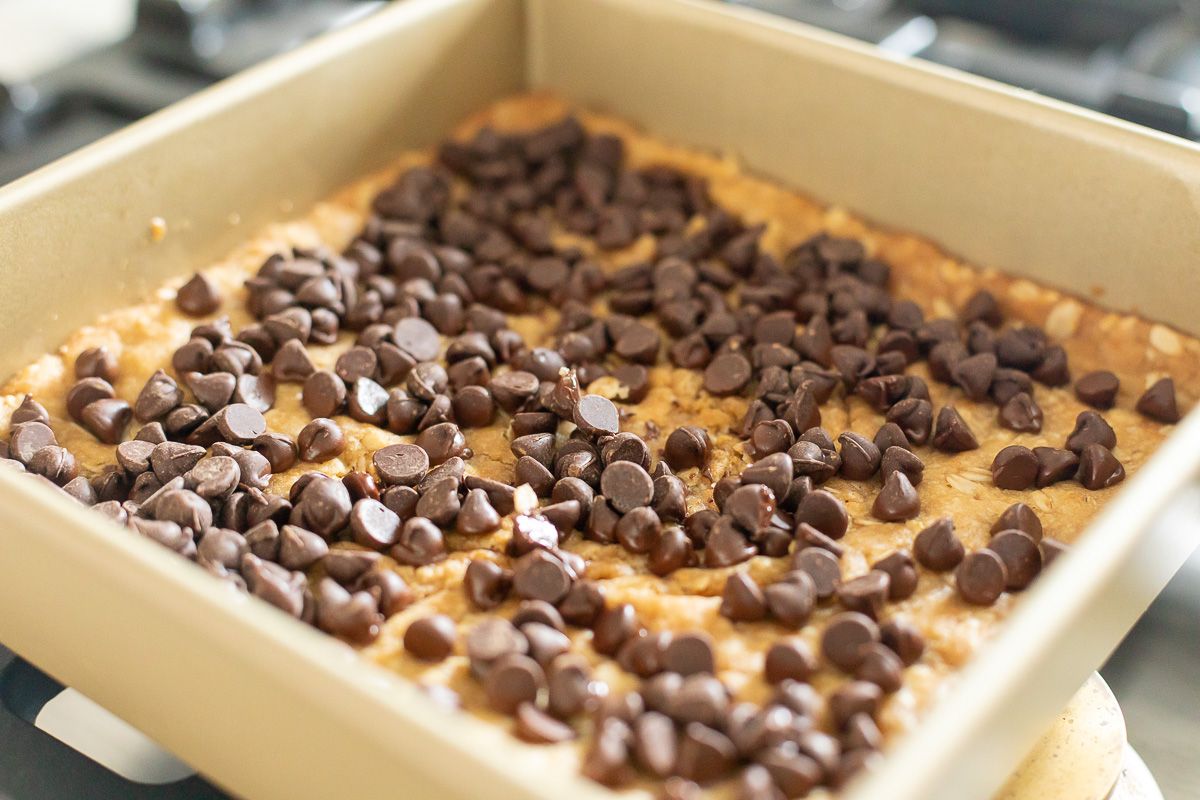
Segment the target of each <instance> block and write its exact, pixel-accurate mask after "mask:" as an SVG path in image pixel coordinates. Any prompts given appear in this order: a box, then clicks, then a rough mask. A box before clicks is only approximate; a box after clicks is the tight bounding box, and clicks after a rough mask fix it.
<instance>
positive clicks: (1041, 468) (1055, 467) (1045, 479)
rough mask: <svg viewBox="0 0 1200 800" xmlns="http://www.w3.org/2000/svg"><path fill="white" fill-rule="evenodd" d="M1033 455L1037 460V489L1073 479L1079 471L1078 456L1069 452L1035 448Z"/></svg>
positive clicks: (1052, 448) (1050, 448)
mask: <svg viewBox="0 0 1200 800" xmlns="http://www.w3.org/2000/svg"><path fill="white" fill-rule="evenodd" d="M1033 454H1034V455H1035V456H1037V460H1038V474H1037V487H1038V488H1039V489H1041V488H1044V487H1046V486H1049V485H1051V484H1054V483H1058V482H1059V481H1065V480H1070V479H1071V478H1074V477H1075V473H1076V472H1077V471H1078V469H1079V456H1078V455H1076V454H1075V453H1072V452H1071V451H1070V450H1061V449H1058V448H1055V447H1035V448H1033Z"/></svg>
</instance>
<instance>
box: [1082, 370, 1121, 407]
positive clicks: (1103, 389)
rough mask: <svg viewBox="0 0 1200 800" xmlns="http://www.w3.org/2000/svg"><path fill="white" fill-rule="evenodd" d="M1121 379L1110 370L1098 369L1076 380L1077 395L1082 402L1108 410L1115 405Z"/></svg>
mask: <svg viewBox="0 0 1200 800" xmlns="http://www.w3.org/2000/svg"><path fill="white" fill-rule="evenodd" d="M1120 388H1121V381H1120V380H1119V379H1118V378H1117V376H1116V375H1114V374H1112V373H1111V372H1109V371H1108V370H1096V371H1095V372H1089V373H1087V374H1086V375H1083V376H1082V377H1080V378H1079V379H1078V380H1076V381H1075V396H1076V397H1078V398H1079V401H1080V402H1081V403H1086V404H1088V405H1089V406H1091V407H1092V408H1098V409H1100V410H1102V411H1103V410H1106V409H1109V408H1112V407H1113V403H1115V402H1116V399H1117V390H1118V389H1120Z"/></svg>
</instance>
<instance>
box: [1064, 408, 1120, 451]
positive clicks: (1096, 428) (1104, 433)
mask: <svg viewBox="0 0 1200 800" xmlns="http://www.w3.org/2000/svg"><path fill="white" fill-rule="evenodd" d="M1089 444H1098V445H1100V446H1102V447H1106V448H1108V449H1109V450H1111V449H1113V448H1114V447H1116V446H1117V434H1116V432H1115V431H1113V429H1112V426H1111V425H1109V424H1108V422H1107V421H1106V420H1105V419H1104V417H1102V416H1100V415H1099V414H1098V413H1096V412H1095V411H1090V410H1089V411H1080V412H1079V416H1077V417H1076V418H1075V429H1074V430H1072V431H1071V435H1070V436H1068V437H1067V449H1068V450H1070V451H1072V452H1074V453H1075V454H1077V455H1078V454H1081V453H1082V452H1083V448H1084V447H1086V446H1087V445H1089Z"/></svg>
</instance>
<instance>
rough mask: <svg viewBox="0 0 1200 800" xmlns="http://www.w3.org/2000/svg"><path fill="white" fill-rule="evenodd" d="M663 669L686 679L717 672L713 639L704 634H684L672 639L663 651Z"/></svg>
mask: <svg viewBox="0 0 1200 800" xmlns="http://www.w3.org/2000/svg"><path fill="white" fill-rule="evenodd" d="M662 666H663V669H665V670H667V671H668V672H675V673H678V674H680V675H682V676H684V677H685V678H686V677H687V676H689V675H696V674H700V673H710V674H711V673H713V672H715V671H716V656H715V655H714V654H713V643H712V639H711V638H710V637H709V636H708V635H707V634H704V633H684V634H679V635H677V636H674V637H672V639H671V641H670V643H668V644H667V646H666V649H665V650H664V651H663V660H662Z"/></svg>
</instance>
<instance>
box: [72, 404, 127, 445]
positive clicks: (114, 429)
mask: <svg viewBox="0 0 1200 800" xmlns="http://www.w3.org/2000/svg"><path fill="white" fill-rule="evenodd" d="M132 418H133V409H131V408H130V407H129V403H126V402H125V401H124V400H121V399H120V398H117V397H108V398H104V399H101V400H94V401H92V402H91V403H88V404H87V406H85V407H84V409H83V413H82V414H81V415H80V419H79V422H80V424H82V425H83V427H85V428H87V429H88V430H89V431H90V432H91V433H92V435H93V436H95V437H96V438H97V439H99V440H100V441H102V442H104V443H105V444H117V443H119V442H120V441H121V439H122V438H123V437H124V435H125V428H126V427H127V426H128V425H129V421H130V419H132Z"/></svg>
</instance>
